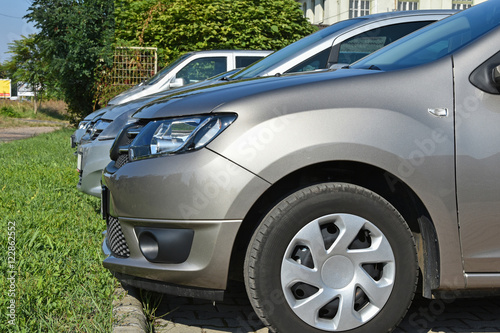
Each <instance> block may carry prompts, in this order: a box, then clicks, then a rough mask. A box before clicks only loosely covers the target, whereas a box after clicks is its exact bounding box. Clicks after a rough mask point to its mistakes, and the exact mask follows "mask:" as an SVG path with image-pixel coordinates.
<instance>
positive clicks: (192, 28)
mask: <svg viewBox="0 0 500 333" xmlns="http://www.w3.org/2000/svg"><path fill="white" fill-rule="evenodd" d="M115 17H116V31H115V36H116V40H117V43H118V44H123V45H130V44H135V46H137V45H140V46H156V47H158V48H159V52H160V55H161V59H160V60H161V61H160V64H161V65H162V66H163V65H165V64H166V63H168V62H170V61H172V60H173V59H175V58H177V57H178V56H179V55H181V54H182V53H185V52H188V51H199V50H215V49H263V50H278V49H280V48H282V47H284V46H286V45H288V44H290V43H292V42H294V41H296V40H298V39H300V38H302V37H304V36H306V35H308V34H310V33H312V32H313V31H314V30H315V28H313V27H312V26H311V24H310V23H308V22H307V21H306V19H305V18H304V17H303V13H302V11H301V10H300V8H299V4H298V3H297V2H295V1H294V0H215V1H214V0H190V1H185V0H159V1H158V0H139V1H138V0H116V1H115Z"/></svg>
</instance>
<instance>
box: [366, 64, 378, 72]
mask: <svg viewBox="0 0 500 333" xmlns="http://www.w3.org/2000/svg"><path fill="white" fill-rule="evenodd" d="M367 69H369V70H374V71H380V70H381V69H380V68H379V67H378V66H376V65H371V66H370V67H368V68H367Z"/></svg>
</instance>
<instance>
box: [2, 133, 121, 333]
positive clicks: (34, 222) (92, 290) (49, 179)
mask: <svg viewBox="0 0 500 333" xmlns="http://www.w3.org/2000/svg"><path fill="white" fill-rule="evenodd" d="M72 131H73V130H70V129H63V130H59V131H57V132H53V133H49V134H43V135H40V136H38V137H35V138H31V139H26V140H21V141H14V142H9V143H3V144H0V254H1V257H2V260H1V261H0V271H1V274H0V287H1V292H0V295H1V296H0V332H9V331H13V332H110V331H111V322H112V315H111V310H112V309H111V295H112V293H113V290H114V287H115V286H116V284H117V282H116V280H115V279H114V278H113V277H112V276H111V274H110V273H109V272H108V271H107V270H106V269H105V268H103V266H102V259H103V255H102V254H101V248H100V245H101V241H102V238H103V236H102V235H101V232H102V231H103V230H104V229H105V222H104V221H103V220H102V219H101V218H100V214H99V199H97V198H94V197H91V196H88V195H86V194H83V193H81V192H79V191H78V190H77V189H76V183H77V181H78V174H77V172H76V170H75V164H76V161H75V159H76V158H75V157H74V156H73V150H72V149H71V148H70V144H69V136H70V135H71V133H72ZM9 222H11V223H9ZM12 222H15V233H14V235H15V239H16V243H15V256H16V258H15V264H14V271H15V272H16V273H15V274H16V287H15V296H14V297H12V296H9V292H10V281H9V280H8V279H7V278H8V277H9V276H11V275H12V273H9V271H11V270H12V269H11V268H10V267H9V263H8V260H7V259H8V250H9V249H8V241H9V239H8V235H9V232H13V230H12V229H13V228H12V227H13V223H12ZM9 227H11V229H9ZM12 299H14V300H15V304H16V309H15V315H16V320H15V324H16V325H15V327H14V326H10V325H9V323H8V319H9V318H8V317H7V315H8V309H7V307H8V305H9V304H10V301H11V300H12Z"/></svg>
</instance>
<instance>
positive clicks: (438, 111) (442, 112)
mask: <svg viewBox="0 0 500 333" xmlns="http://www.w3.org/2000/svg"><path fill="white" fill-rule="evenodd" d="M427 111H428V112H429V113H430V114H432V115H433V116H434V117H439V118H443V117H448V109H447V108H434V109H433V108H429V109H427Z"/></svg>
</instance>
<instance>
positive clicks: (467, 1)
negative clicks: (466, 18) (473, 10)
mask: <svg viewBox="0 0 500 333" xmlns="http://www.w3.org/2000/svg"><path fill="white" fill-rule="evenodd" d="M473 2H474V1H472V0H461V1H460V0H453V3H452V5H451V8H452V9H458V10H464V9H467V8H470V7H472V5H473V4H474V3H473Z"/></svg>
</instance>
